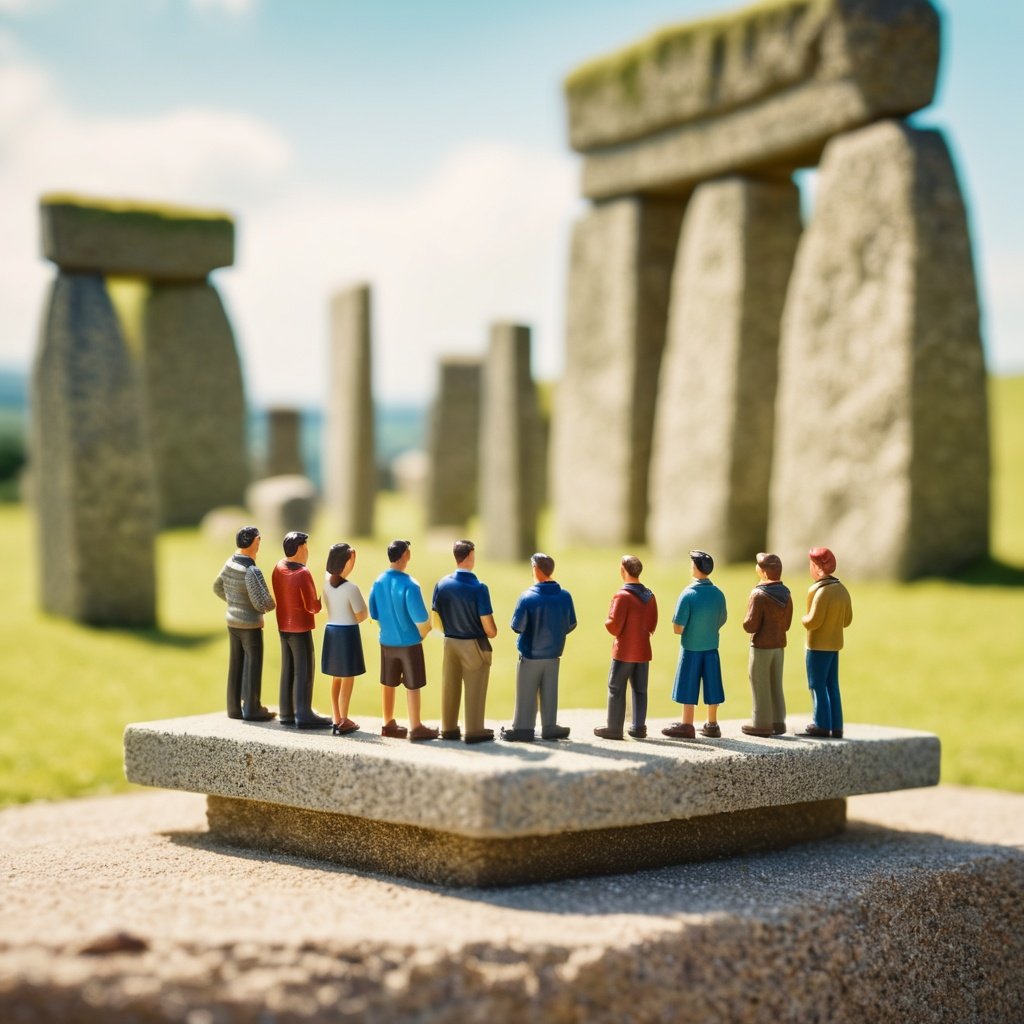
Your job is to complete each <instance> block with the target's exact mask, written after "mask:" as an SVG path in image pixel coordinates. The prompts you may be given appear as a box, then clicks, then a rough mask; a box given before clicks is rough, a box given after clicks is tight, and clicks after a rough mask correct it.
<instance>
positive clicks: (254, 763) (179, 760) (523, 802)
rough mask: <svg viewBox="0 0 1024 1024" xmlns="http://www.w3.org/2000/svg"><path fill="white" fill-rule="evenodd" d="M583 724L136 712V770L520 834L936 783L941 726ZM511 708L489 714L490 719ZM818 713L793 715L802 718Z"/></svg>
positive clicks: (595, 717) (160, 782)
mask: <svg viewBox="0 0 1024 1024" xmlns="http://www.w3.org/2000/svg"><path fill="white" fill-rule="evenodd" d="M559 721H560V722H564V723H565V724H566V725H569V726H571V728H572V738H571V739H570V740H568V741H560V742H537V743H532V744H525V743H522V744H521V743H507V742H496V743H488V744H480V745H478V746H467V745H466V744H463V743H455V742H448V743H446V742H443V741H442V742H437V743H431V744H417V743H410V742H408V741H407V740H392V739H386V738H384V737H382V736H381V735H380V727H379V724H378V722H374V721H373V720H369V721H367V720H365V719H364V722H363V724H364V730H363V731H361V732H358V733H353V734H352V735H351V736H346V737H343V738H341V739H339V738H337V737H332V736H330V735H322V734H321V735H310V733H308V732H296V731H295V730H294V729H289V728H287V727H285V726H282V725H279V724H278V723H276V722H274V723H267V724H254V723H248V722H240V721H234V720H231V719H229V718H227V717H226V716H224V715H222V714H209V715H195V716H192V717H188V718H174V719H167V720H165V721H161V722H148V723H139V724H136V725H129V726H128V727H127V729H126V730H125V736H124V744H125V774H126V776H127V778H128V780H129V781H130V782H137V783H142V784H143V785H150V786H161V787H163V788H167V789H187V790H191V791H193V792H197V793H208V794H213V795H216V796H225V797H236V798H243V799H247V800H264V801H268V802H271V803H278V804H284V805H287V806H291V807H304V808H308V809H311V810H320V811H329V812H333V813H337V814H349V815H354V816H357V817H365V818H372V819H374V820H379V821H389V822H396V823H399V824H406V825H416V826H419V827H422V828H430V829H436V830H439V831H444V832H455V833H458V834H460V835H466V836H476V837H481V838H483V837H490V838H508V837H511V836H527V835H553V834H557V833H560V832H563V831H579V830H588V829H600V828H619V827H623V826H629V825H641V824H650V823H652V822H660V821H666V820H670V819H675V818H692V817H697V816H700V815H707V814H719V813H722V812H727V811H738V810H748V809H750V808H758V807H774V806H780V805H784V804H792V803H802V802H807V801H816V800H832V799H838V798H842V797H846V796H850V795H852V794H854V793H868V792H881V791H886V790H893V789H903V788H907V787H911V786H927V785H934V784H935V783H936V782H937V781H938V775H939V741H938V739H937V738H936V737H935V736H932V735H931V734H929V733H921V732H911V731H908V730H902V729H891V728H885V727H882V726H870V725H849V724H848V725H847V727H846V737H847V738H846V739H844V740H837V741H832V740H815V739H810V738H809V737H804V736H797V735H791V736H785V737H781V738H773V739H758V738H756V737H748V736H745V735H743V734H742V733H741V731H740V724H741V723H740V722H739V721H727V722H724V723H722V733H723V735H722V738H721V739H719V740H709V739H705V738H703V737H702V738H700V739H698V740H694V741H689V742H682V741H679V740H671V739H668V738H666V737H663V736H661V733H660V730H661V726H662V725H665V724H667V721H666V720H662V721H657V722H650V723H648V728H649V729H650V730H651V736H650V738H649V739H647V740H642V741H634V740H631V741H629V742H625V743H623V742H615V741H612V740H599V739H597V737H595V736H594V735H593V728H594V726H595V725H601V724H604V717H603V711H600V710H580V711H563V712H561V713H560V714H559ZM491 724H495V725H496V724H497V723H490V722H489V723H488V725H491ZM802 725H803V723H798V724H796V723H794V725H793V727H794V728H797V727H799V728H802Z"/></svg>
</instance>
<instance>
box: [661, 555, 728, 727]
mask: <svg viewBox="0 0 1024 1024" xmlns="http://www.w3.org/2000/svg"><path fill="white" fill-rule="evenodd" d="M690 561H691V562H692V563H693V582H692V583H691V584H690V585H689V586H688V587H687V588H686V589H685V590H684V591H683V592H682V593H681V594H680V595H679V601H678V603H677V604H676V612H675V615H673V616H672V628H673V630H674V631H675V632H676V633H677V634H678V635H679V636H680V637H681V644H682V650H681V651H680V652H679V664H678V666H677V667H676V681H675V685H674V686H673V687H672V699H673V700H674V701H675V702H676V703H677V704H682V705H683V718H682V721H681V722H676V723H674V724H673V725H670V726H668V727H667V728H665V729H662V730H661V731H662V732H663V733H664V734H665V735H666V736H671V737H673V738H674V739H682V740H692V739H694V738H695V737H696V733H695V731H694V728H693V711H694V707H695V706H696V704H697V701H698V700H699V699H700V687H701V682H702V681H703V683H704V703H705V704H706V705H707V709H708V720H707V722H705V723H704V727H703V728H702V729H701V735H703V736H709V737H711V738H712V739H718V738H719V737H720V736H721V735H722V730H721V728H720V727H719V725H718V705H719V704H724V703H725V689H724V688H723V686H722V664H721V661H720V660H719V657H718V631H719V630H720V629H721V628H722V626H724V625H725V620H726V618H727V617H728V614H727V612H726V610H725V595H724V594H723V593H722V592H721V591H720V590H719V589H718V587H716V586H715V585H714V583H712V582H711V580H709V579H708V577H709V576H710V575H711V573H712V571H713V570H714V568H715V560H714V559H713V558H712V557H711V556H710V555H709V554H708V553H707V552H706V551H691V552H690Z"/></svg>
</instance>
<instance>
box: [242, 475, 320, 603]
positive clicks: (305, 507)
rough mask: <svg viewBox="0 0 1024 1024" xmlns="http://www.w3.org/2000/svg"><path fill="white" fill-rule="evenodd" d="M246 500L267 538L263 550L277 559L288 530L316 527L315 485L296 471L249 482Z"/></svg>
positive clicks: (254, 518)
mask: <svg viewBox="0 0 1024 1024" xmlns="http://www.w3.org/2000/svg"><path fill="white" fill-rule="evenodd" d="M245 504H246V506H247V507H248V509H249V511H250V512H251V514H252V518H253V520H254V522H255V524H256V525H257V526H258V527H259V530H260V534H261V535H262V536H263V538H264V542H263V544H264V550H266V551H269V552H272V553H273V555H274V557H275V559H277V558H281V557H283V554H282V547H281V542H282V541H283V539H284V535H285V534H286V533H291V531H292V530H301V531H302V532H303V533H309V532H310V531H311V530H312V529H313V518H314V516H315V514H316V504H317V503H316V485H315V484H314V483H313V481H312V480H310V479H309V478H308V477H305V476H300V475H299V474H297V473H293V474H288V475H284V476H268V477H265V478H264V479H263V480H255V481H253V482H252V483H251V484H250V485H249V487H248V488H247V490H246V492H245ZM317 589H318V592H319V588H317Z"/></svg>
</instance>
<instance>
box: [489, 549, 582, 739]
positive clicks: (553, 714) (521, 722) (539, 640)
mask: <svg viewBox="0 0 1024 1024" xmlns="http://www.w3.org/2000/svg"><path fill="white" fill-rule="evenodd" d="M530 564H531V566H532V567H533V579H534V584H533V586H532V587H530V589H529V590H524V591H523V592H522V594H520V595H519V600H518V601H517V602H516V607H515V611H513V613H512V631H513V632H514V633H518V634H519V636H518V638H517V640H516V647H517V648H518V649H519V665H518V666H517V667H516V707H515V711H514V713H513V716H512V728H511V729H504V728H503V729H502V730H501V738H502V739H505V740H513V741H524V742H530V741H532V740H533V738H534V731H535V729H536V726H537V696H538V694H539V695H540V724H541V733H540V735H541V738H542V739H545V740H564V739H565V738H566V737H568V735H569V729H568V727H567V726H564V725H558V724H557V722H556V721H555V719H556V718H557V716H558V665H559V658H561V656H562V651H563V650H564V648H565V638H566V636H567V635H568V634H569V633H571V632H572V631H573V630H574V629H575V628H576V609H575V608H574V607H573V603H572V596H571V595H570V593H569V591H568V590H563V589H562V588H561V587H560V586H559V585H558V584H557V583H556V582H555V581H554V580H553V579H552V578H551V576H552V574H553V573H554V571H555V560H554V559H553V558H552V557H551V556H550V555H545V554H543V553H541V552H538V553H537V554H536V555H534V556H533V557H532V558H531V559H530Z"/></svg>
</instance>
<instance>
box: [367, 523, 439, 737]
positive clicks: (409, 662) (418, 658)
mask: <svg viewBox="0 0 1024 1024" xmlns="http://www.w3.org/2000/svg"><path fill="white" fill-rule="evenodd" d="M411 558H412V550H411V542H410V541H407V540H393V541H392V542H391V543H390V544H389V545H388V562H389V563H390V565H391V567H390V568H389V569H387V570H386V571H385V572H383V573H381V574H380V576H378V577H377V578H376V579H375V580H374V581H373V586H372V587H371V588H370V618H372V619H373V620H374V621H375V622H376V623H377V625H378V626H379V627H380V683H381V686H382V687H383V696H382V703H383V707H384V725H383V727H382V728H381V730H380V733H381V735H382V736H391V737H393V738H394V739H405V737H406V736H408V737H409V739H410V740H436V739H437V730H436V729H432V728H430V726H427V725H424V724H423V722H422V721H421V719H420V690H421V689H422V688H423V687H424V686H426V685H427V667H426V664H425V663H424V660H423V638H424V637H425V636H426V635H427V634H428V633H429V632H430V616H429V615H428V614H427V609H426V607H425V606H424V604H423V593H422V592H421V591H420V585H419V584H418V583H417V582H416V580H414V579H413V578H412V577H411V576H410V575H409V573H408V572H407V571H406V569H407V568H408V565H409V560H410V559H411ZM399 686H405V700H406V706H407V707H408V709H409V728H408V729H406V728H405V727H404V726H401V725H399V724H398V723H397V722H396V721H395V690H396V688H397V687H399Z"/></svg>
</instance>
